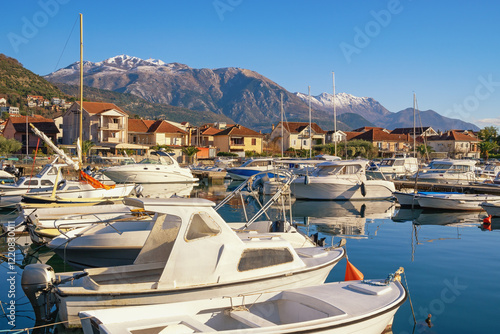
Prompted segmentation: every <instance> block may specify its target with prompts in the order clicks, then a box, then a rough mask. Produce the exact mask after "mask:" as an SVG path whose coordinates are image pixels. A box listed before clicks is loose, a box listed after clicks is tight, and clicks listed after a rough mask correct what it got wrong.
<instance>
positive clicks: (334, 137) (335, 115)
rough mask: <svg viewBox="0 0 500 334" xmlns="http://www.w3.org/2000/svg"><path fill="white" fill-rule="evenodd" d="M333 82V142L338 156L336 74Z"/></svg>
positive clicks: (333, 76) (333, 74)
mask: <svg viewBox="0 0 500 334" xmlns="http://www.w3.org/2000/svg"><path fill="white" fill-rule="evenodd" d="M332 81H333V96H332V102H333V142H334V143H335V156H337V109H336V108H335V72H332Z"/></svg>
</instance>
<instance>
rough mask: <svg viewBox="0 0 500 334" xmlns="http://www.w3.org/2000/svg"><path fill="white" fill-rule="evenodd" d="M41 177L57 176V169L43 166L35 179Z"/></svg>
mask: <svg viewBox="0 0 500 334" xmlns="http://www.w3.org/2000/svg"><path fill="white" fill-rule="evenodd" d="M42 175H57V168H56V167H54V166H52V165H45V166H43V168H42V170H41V171H40V172H39V173H38V174H36V177H42Z"/></svg>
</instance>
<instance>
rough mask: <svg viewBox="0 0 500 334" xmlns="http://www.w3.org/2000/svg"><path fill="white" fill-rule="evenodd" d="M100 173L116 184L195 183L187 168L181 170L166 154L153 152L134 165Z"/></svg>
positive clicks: (109, 169)
mask: <svg viewBox="0 0 500 334" xmlns="http://www.w3.org/2000/svg"><path fill="white" fill-rule="evenodd" d="M101 172H102V173H103V174H104V175H105V176H107V177H109V178H110V179H111V180H113V181H115V182H116V183H126V182H135V183H180V182H191V183H193V182H196V181H198V179H197V178H195V177H193V174H192V173H191V170H190V169H189V168H182V167H180V166H179V163H178V162H177V161H176V160H175V159H174V158H172V157H171V156H170V155H169V154H168V153H165V152H163V151H153V152H151V153H150V156H149V157H148V158H146V159H143V160H142V161H140V162H138V163H135V164H127V165H121V166H111V167H108V168H104V169H102V170H101Z"/></svg>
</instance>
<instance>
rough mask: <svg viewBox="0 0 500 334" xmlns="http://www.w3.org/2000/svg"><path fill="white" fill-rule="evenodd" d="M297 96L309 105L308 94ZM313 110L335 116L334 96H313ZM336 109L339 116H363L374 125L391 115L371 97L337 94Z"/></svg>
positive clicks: (324, 94)
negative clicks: (347, 114)
mask: <svg viewBox="0 0 500 334" xmlns="http://www.w3.org/2000/svg"><path fill="white" fill-rule="evenodd" d="M295 94H296V95H297V96H298V97H299V98H300V99H301V100H302V101H304V102H305V103H306V104H308V103H309V96H308V95H307V94H303V93H295ZM311 108H313V109H315V110H322V111H325V112H330V113H331V114H333V94H328V93H321V94H320V95H317V96H311ZM335 109H336V112H337V115H341V114H344V113H354V114H358V115H361V116H363V117H364V118H365V119H367V120H368V121H370V122H372V123H375V122H376V121H377V120H379V119H380V117H381V116H386V115H389V114H390V113H391V112H390V111H389V110H387V109H385V108H384V107H383V106H382V105H381V104H380V103H378V102H377V101H376V100H374V99H372V98H371V97H357V96H354V95H351V94H347V93H337V94H335Z"/></svg>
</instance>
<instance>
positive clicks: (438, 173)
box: [412, 159, 477, 184]
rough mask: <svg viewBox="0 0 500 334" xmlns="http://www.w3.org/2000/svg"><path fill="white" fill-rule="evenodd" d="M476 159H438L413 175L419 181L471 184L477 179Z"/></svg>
mask: <svg viewBox="0 0 500 334" xmlns="http://www.w3.org/2000/svg"><path fill="white" fill-rule="evenodd" d="M475 166H476V161H475V160H453V159H436V160H433V161H432V162H431V163H430V164H429V168H426V169H421V170H419V171H418V172H417V173H415V174H414V175H413V176H412V179H415V178H417V179H418V182H429V183H443V184H470V183H473V182H476V181H477V178H476V173H475Z"/></svg>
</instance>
